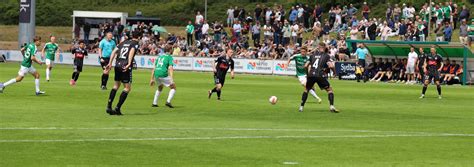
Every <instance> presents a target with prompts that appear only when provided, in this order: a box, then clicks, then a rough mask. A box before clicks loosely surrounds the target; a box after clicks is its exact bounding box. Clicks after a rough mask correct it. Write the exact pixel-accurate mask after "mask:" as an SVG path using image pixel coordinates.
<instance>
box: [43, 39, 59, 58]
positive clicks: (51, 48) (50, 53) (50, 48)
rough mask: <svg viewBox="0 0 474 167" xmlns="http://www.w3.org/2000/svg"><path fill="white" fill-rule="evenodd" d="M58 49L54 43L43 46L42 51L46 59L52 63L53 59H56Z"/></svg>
mask: <svg viewBox="0 0 474 167" xmlns="http://www.w3.org/2000/svg"><path fill="white" fill-rule="evenodd" d="M58 49H59V46H58V44H56V43H51V42H48V43H46V44H44V51H45V55H46V58H47V59H49V60H53V61H54V58H55V57H56V52H57V51H58Z"/></svg>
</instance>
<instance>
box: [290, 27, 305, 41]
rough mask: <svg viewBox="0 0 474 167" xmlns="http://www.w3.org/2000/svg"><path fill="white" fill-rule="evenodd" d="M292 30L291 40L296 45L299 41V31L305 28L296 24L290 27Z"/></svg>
mask: <svg viewBox="0 0 474 167" xmlns="http://www.w3.org/2000/svg"><path fill="white" fill-rule="evenodd" d="M300 24H302V23H300ZM290 29H291V40H292V42H293V44H296V43H297V39H298V31H299V29H303V27H300V26H298V23H295V24H293V25H292V26H291V27H290Z"/></svg>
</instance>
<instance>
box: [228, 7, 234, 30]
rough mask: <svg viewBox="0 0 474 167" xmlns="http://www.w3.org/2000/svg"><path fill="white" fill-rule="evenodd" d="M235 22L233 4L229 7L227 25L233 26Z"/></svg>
mask: <svg viewBox="0 0 474 167" xmlns="http://www.w3.org/2000/svg"><path fill="white" fill-rule="evenodd" d="M233 23H234V9H233V8H232V6H231V7H229V9H227V27H231V26H232V24H233Z"/></svg>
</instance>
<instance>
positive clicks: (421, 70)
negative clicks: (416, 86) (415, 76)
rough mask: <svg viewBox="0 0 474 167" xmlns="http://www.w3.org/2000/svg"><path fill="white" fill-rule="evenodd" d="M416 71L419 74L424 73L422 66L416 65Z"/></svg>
mask: <svg viewBox="0 0 474 167" xmlns="http://www.w3.org/2000/svg"><path fill="white" fill-rule="evenodd" d="M418 73H420V75H425V69H424V68H423V66H418Z"/></svg>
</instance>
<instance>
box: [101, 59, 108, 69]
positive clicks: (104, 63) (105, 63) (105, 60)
mask: <svg viewBox="0 0 474 167" xmlns="http://www.w3.org/2000/svg"><path fill="white" fill-rule="evenodd" d="M102 59H104V62H100V66H101V67H102V69H104V70H105V68H106V67H107V65H109V61H110V58H105V57H103V58H102Z"/></svg>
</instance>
